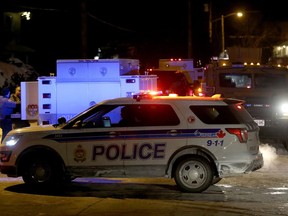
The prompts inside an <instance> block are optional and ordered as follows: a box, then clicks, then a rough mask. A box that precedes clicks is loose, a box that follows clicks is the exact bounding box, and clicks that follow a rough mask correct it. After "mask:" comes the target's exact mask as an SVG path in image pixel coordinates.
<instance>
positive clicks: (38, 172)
mask: <svg viewBox="0 0 288 216" xmlns="http://www.w3.org/2000/svg"><path fill="white" fill-rule="evenodd" d="M22 178H23V181H24V182H25V183H26V184H33V185H41V184H49V185H50V184H57V183H60V182H61V180H62V179H63V171H62V170H61V165H60V164H57V162H56V161H55V160H54V161H53V160H52V159H50V158H48V157H46V156H42V157H39V156H37V157H35V158H29V159H28V160H26V161H25V163H24V166H23V175H22Z"/></svg>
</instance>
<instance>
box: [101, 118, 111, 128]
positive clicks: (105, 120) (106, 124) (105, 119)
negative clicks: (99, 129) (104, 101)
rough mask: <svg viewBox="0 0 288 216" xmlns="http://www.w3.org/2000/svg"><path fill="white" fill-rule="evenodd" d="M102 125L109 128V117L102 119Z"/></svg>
mask: <svg viewBox="0 0 288 216" xmlns="http://www.w3.org/2000/svg"><path fill="white" fill-rule="evenodd" d="M102 125H103V127H111V119H110V117H109V116H103V117H102Z"/></svg>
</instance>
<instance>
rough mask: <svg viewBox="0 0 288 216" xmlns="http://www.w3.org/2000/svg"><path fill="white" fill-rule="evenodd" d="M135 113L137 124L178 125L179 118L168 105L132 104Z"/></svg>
mask: <svg viewBox="0 0 288 216" xmlns="http://www.w3.org/2000/svg"><path fill="white" fill-rule="evenodd" d="M134 112H135V113H137V116H138V123H137V126H165V125H166V126H172V125H178V124H179V123H180V120H179V118H178V116H177V114H176V113H175V111H174V109H173V108H172V107H171V106H170V105H160V104H145V105H138V106H134Z"/></svg>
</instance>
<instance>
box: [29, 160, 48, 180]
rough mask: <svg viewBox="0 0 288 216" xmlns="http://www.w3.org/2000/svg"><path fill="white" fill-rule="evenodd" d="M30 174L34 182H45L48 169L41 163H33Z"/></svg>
mask: <svg viewBox="0 0 288 216" xmlns="http://www.w3.org/2000/svg"><path fill="white" fill-rule="evenodd" d="M30 174H31V178H32V179H33V180H34V181H35V182H46V181H47V179H49V176H50V169H49V166H47V165H45V164H43V163H35V164H33V165H32V166H31V169H30Z"/></svg>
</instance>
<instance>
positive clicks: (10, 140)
mask: <svg viewBox="0 0 288 216" xmlns="http://www.w3.org/2000/svg"><path fill="white" fill-rule="evenodd" d="M20 137H21V136H20V135H12V136H6V137H5V139H4V140H3V143H2V144H4V145H6V146H14V145H16V144H17V142H18V141H19V139H20Z"/></svg>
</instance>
